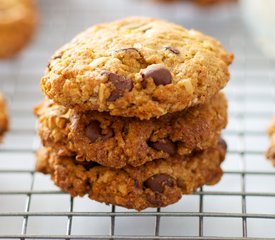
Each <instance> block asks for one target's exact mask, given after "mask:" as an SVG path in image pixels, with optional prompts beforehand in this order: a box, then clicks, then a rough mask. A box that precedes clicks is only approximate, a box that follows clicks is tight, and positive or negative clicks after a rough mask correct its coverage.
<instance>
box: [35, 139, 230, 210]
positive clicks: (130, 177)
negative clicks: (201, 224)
mask: <svg viewBox="0 0 275 240" xmlns="http://www.w3.org/2000/svg"><path fill="white" fill-rule="evenodd" d="M225 152H226V144H225V142H224V141H222V140H220V141H219V144H218V145H217V146H216V147H212V148H209V149H207V150H205V151H202V152H197V153H194V154H192V155H189V156H185V157H182V158H177V159H166V160H155V161H152V162H149V163H146V164H144V165H142V166H140V167H137V168H134V167H129V166H128V167H125V168H122V169H112V168H108V167H103V166H99V165H98V164H95V163H91V162H90V163H87V162H86V163H85V164H84V163H83V162H82V163H79V162H77V161H75V159H74V158H70V157H58V156H57V155H56V154H55V153H54V152H53V151H51V149H49V148H48V149H47V148H42V149H41V150H40V151H39V152H38V153H37V165H36V169H37V170H38V171H40V172H43V173H46V174H50V175H51V177H52V179H53V181H54V182H55V184H56V185H57V186H59V187H60V188H61V190H62V191H65V192H69V193H70V194H71V195H72V196H84V195H86V194H87V195H88V196H89V197H90V198H91V199H93V200H96V201H99V202H104V203H107V204H115V205H119V206H123V207H126V208H133V209H136V210H142V209H145V208H148V207H164V206H167V205H169V204H172V203H175V202H177V201H178V200H179V199H180V198H181V196H182V194H190V193H192V192H194V191H195V190H196V189H197V188H198V187H200V186H202V185H204V184H208V185H212V184H215V183H217V182H218V181H219V180H220V178H221V176H222V173H223V172H222V170H221V168H220V164H221V162H222V161H223V160H224V157H225Z"/></svg>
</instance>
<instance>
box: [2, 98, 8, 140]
mask: <svg viewBox="0 0 275 240" xmlns="http://www.w3.org/2000/svg"><path fill="white" fill-rule="evenodd" d="M8 128H9V120H8V113H7V107H6V102H5V99H4V97H3V95H2V94H1V93H0V142H2V138H3V135H4V134H5V132H6V131H7V130H8Z"/></svg>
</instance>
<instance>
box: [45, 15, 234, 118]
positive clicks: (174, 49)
mask: <svg viewBox="0 0 275 240" xmlns="http://www.w3.org/2000/svg"><path fill="white" fill-rule="evenodd" d="M232 60H233V55H232V54H231V53H227V52H226V51H225V50H224V49H223V48H222V46H221V44H220V43H219V42H218V41H216V40H214V39H213V38H211V37H208V36H205V35H203V34H202V33H199V32H197V31H194V30H187V29H185V28H183V27H181V26H178V25H175V24H172V23H169V22H166V21H163V20H157V19H152V18H145V17H131V18H125V19H122V20H119V21H115V22H111V23H106V24H102V25H96V26H94V27H92V28H90V29H88V30H87V31H85V32H83V33H81V34H80V35H78V36H77V37H76V38H75V39H73V40H72V41H71V42H70V43H68V44H67V45H65V46H64V47H63V48H61V49H60V50H58V51H57V52H56V53H55V55H54V56H53V57H52V59H51V61H50V62H49V65H48V68H47V71H46V73H45V76H44V77H43V78H42V80H41V86H42V89H43V91H44V92H45V94H46V95H47V96H48V97H49V98H51V99H53V100H54V101H55V102H57V103H59V104H61V105H64V106H66V107H69V108H75V109H76V110H77V111H79V112H83V111H87V110H97V111H107V112H109V113H110V114H111V115H117V116H123V117H138V118H140V119H150V118H152V117H159V116H162V115H164V114H166V113H169V112H176V111H180V110H183V109H185V108H187V107H190V106H193V105H196V104H199V103H204V102H206V101H208V100H209V99H210V98H211V97H212V96H213V95H215V94H216V93H217V92H218V91H219V90H220V89H221V88H223V87H224V86H225V85H226V83H227V81H228V80H229V72H228V65H229V64H230V63H231V62H232Z"/></svg>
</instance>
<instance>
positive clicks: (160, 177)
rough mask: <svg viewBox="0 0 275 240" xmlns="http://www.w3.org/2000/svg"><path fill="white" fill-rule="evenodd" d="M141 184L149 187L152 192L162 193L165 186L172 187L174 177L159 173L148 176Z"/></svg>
mask: <svg viewBox="0 0 275 240" xmlns="http://www.w3.org/2000/svg"><path fill="white" fill-rule="evenodd" d="M143 185H144V187H145V188H150V189H151V190H152V191H153V192H158V193H163V192H164V189H165V186H168V187H173V186H174V185H175V179H174V178H172V177H171V176H168V175H166V174H161V173H160V174H156V175H154V176H152V177H150V178H148V179H147V180H146V181H145V182H144V183H143Z"/></svg>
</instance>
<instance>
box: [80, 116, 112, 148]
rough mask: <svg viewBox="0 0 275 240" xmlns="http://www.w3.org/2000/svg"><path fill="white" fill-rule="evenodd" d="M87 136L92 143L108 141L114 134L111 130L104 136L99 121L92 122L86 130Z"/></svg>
mask: <svg viewBox="0 0 275 240" xmlns="http://www.w3.org/2000/svg"><path fill="white" fill-rule="evenodd" d="M85 135H86V137H88V138H89V139H90V141H91V143H94V142H96V141H97V140H98V139H100V140H107V139H109V138H111V137H113V136H114V132H113V130H112V129H111V128H109V129H107V133H106V134H103V133H102V129H101V127H100V123H99V122H98V121H92V122H90V124H89V125H88V126H87V127H86V128H85Z"/></svg>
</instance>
